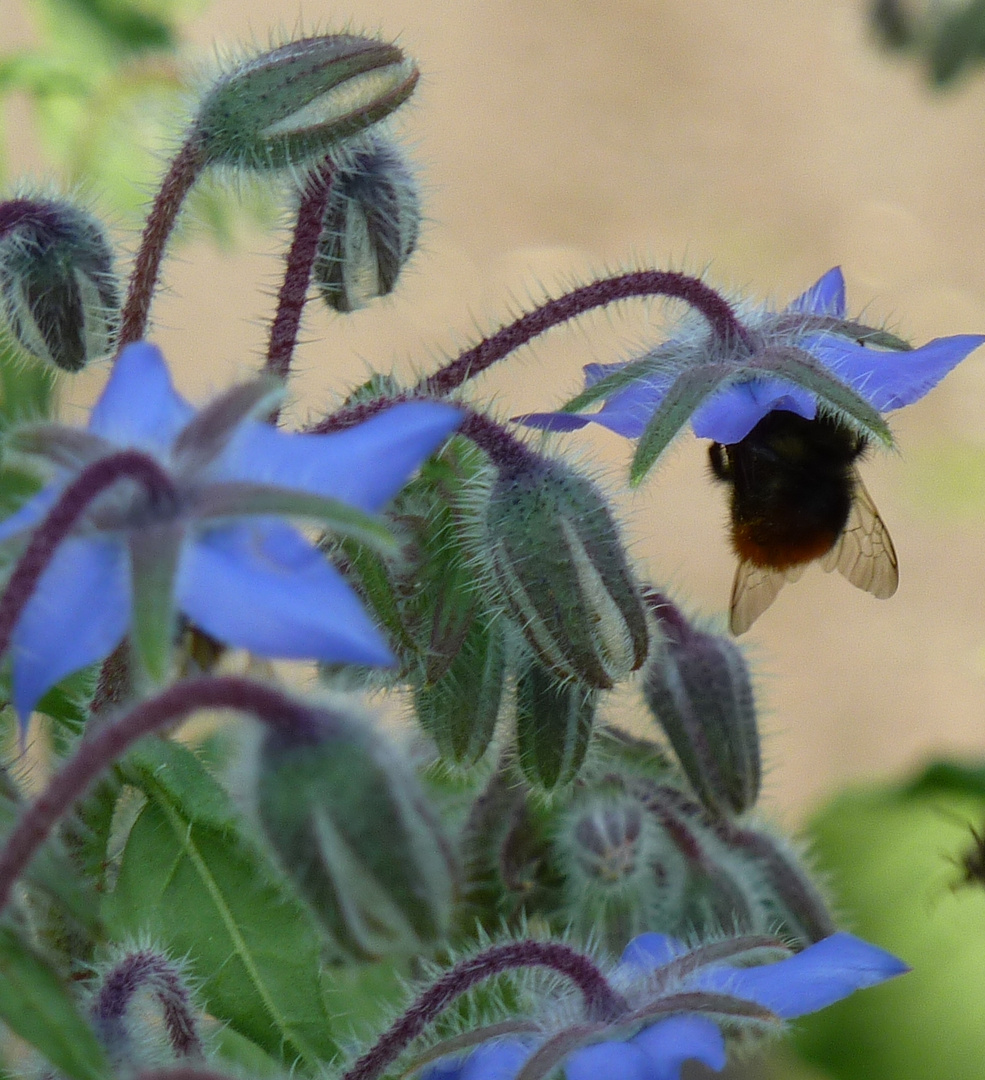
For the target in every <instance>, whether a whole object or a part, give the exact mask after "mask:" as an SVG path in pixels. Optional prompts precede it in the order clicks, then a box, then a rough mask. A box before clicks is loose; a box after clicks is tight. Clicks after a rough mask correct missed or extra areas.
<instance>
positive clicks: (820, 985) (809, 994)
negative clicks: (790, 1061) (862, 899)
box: [692, 934, 909, 1020]
mask: <svg viewBox="0 0 985 1080" xmlns="http://www.w3.org/2000/svg"><path fill="white" fill-rule="evenodd" d="M906 971H909V968H908V967H907V965H906V964H904V963H903V961H902V960H898V959H897V958H896V957H895V956H893V955H892V954H891V953H888V952H885V951H884V950H883V949H879V948H877V947H876V946H875V945H870V944H869V943H868V942H866V941H862V940H861V939H860V938H857V937H853V936H852V935H851V934H832V935H831V937H827V938H825V939H824V940H823V941H819V942H817V944H815V945H811V946H810V947H809V948H807V949H805V950H804V951H803V952H801V953H797V955H796V956H791V957H789V958H788V959H786V960H779V961H777V963H775V964H764V965H763V966H762V967H751V968H726V967H722V968H715V969H712V970H708V971H702V972H699V973H698V975H697V976H696V977H695V979H694V980H693V984H692V985H694V986H697V987H700V988H701V989H704V990H715V991H720V992H722V993H726V994H733V995H735V996H736V997H740V998H745V999H746V1000H748V1001H755V1002H757V1003H758V1004H759V1005H763V1006H764V1007H765V1008H767V1009H770V1010H771V1011H772V1012H774V1013H776V1014H777V1016H780V1017H782V1018H783V1019H785V1020H791V1019H793V1018H794V1017H796V1016H804V1015H805V1014H806V1013H811V1012H816V1011H817V1010H818V1009H824V1008H826V1007H827V1006H828V1005H832V1004H834V1002H836V1001H841V999H842V998H845V997H848V995H849V994H852V993H854V992H855V991H856V990H864V989H865V988H866V987H869V986H875V985H877V984H878V983H881V982H885V980H886V979H892V978H894V977H895V976H896V975H902V974H903V973H904V972H906Z"/></svg>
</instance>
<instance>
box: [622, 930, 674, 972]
mask: <svg viewBox="0 0 985 1080" xmlns="http://www.w3.org/2000/svg"><path fill="white" fill-rule="evenodd" d="M685 951H686V950H685V948H684V946H683V945H682V944H681V942H679V941H678V940H677V939H676V938H672V937H669V936H668V935H667V934H656V933H652V932H650V933H646V934H639V935H637V936H636V937H634V938H633V940H632V941H631V942H630V943H629V944H628V945H627V946H626V948H625V949H624V950H623V954H622V956H621V957H620V958H619V964H620V966H622V967H626V968H628V969H629V970H630V971H632V972H640V971H654V970H655V969H656V968H658V967H662V966H663V965H664V964H667V963H669V962H670V961H671V960H673V959H674V958H675V957H677V956H680V955H681V953H683V952H685Z"/></svg>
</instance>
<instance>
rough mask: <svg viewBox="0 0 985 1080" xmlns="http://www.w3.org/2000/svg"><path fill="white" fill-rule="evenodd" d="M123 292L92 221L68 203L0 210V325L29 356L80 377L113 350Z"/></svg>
mask: <svg viewBox="0 0 985 1080" xmlns="http://www.w3.org/2000/svg"><path fill="white" fill-rule="evenodd" d="M119 309H120V288H119V282H118V280H117V277H116V273H115V271H114V268H113V250H112V248H111V247H110V244H109V240H108V239H107V237H106V234H105V232H104V230H103V227H102V225H101V224H100V223H99V221H97V220H96V218H94V217H92V216H91V215H90V214H87V213H86V212H85V211H83V210H80V209H79V208H78V207H77V206H73V205H72V204H71V203H69V202H63V201H60V200H59V201H55V200H40V199H28V198H23V199H12V200H10V201H9V202H5V203H0V318H2V320H3V322H4V324H5V326H6V328H7V329H8V330H9V332H10V333H11V334H12V335H13V337H14V338H15V339H16V340H17V342H18V343H19V344H20V345H21V346H22V347H23V348H24V349H25V350H26V351H27V352H29V353H30V354H31V355H32V356H36V357H38V358H39V359H41V360H46V361H47V362H48V363H50V364H54V365H55V366H56V367H59V368H61V369H62V370H64V371H80V370H81V369H82V368H84V367H85V365H86V364H87V363H88V362H89V361H90V360H93V359H98V358H99V357H101V356H105V355H106V354H107V353H108V352H110V351H111V350H112V348H113V344H114V341H115V338H116V333H117V330H118V326H119Z"/></svg>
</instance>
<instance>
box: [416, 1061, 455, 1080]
mask: <svg viewBox="0 0 985 1080" xmlns="http://www.w3.org/2000/svg"><path fill="white" fill-rule="evenodd" d="M463 1064H464V1062H463V1061H462V1059H461V1058H458V1057H447V1058H441V1060H440V1061H433V1062H432V1063H431V1064H430V1065H428V1066H427V1067H426V1068H425V1069H424V1070H423V1071H422V1072H421V1073H420V1080H460V1077H461V1075H462V1065H463Z"/></svg>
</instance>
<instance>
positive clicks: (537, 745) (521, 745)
mask: <svg viewBox="0 0 985 1080" xmlns="http://www.w3.org/2000/svg"><path fill="white" fill-rule="evenodd" d="M597 699H598V693H597V692H596V691H595V690H586V689H585V687H584V686H582V685H580V684H579V683H576V682H572V681H570V680H568V681H567V682H563V681H561V680H559V679H557V678H555V677H554V676H553V675H552V674H551V672H550V671H547V670H546V669H545V668H544V667H543V666H542V665H541V664H539V663H537V661H536V660H533V661H531V662H530V663H529V664H528V665H527V667H526V669H525V670H524V671H522V672H521V673H520V675H519V676H518V678H517V680H516V743H517V751H518V754H519V762H520V768H521V769H522V770H523V772H524V774H525V775H526V777H527V779H528V780H529V781H530V782H531V783H532V784H535V785H536V786H537V787H540V788H543V789H545V790H547V791H550V790H551V789H552V788H555V787H558V786H559V785H560V784H566V783H568V782H569V781H570V780H573V779H574V778H575V777H576V776H577V775H578V770H579V769H580V768H581V765H582V762H583V761H584V760H585V753H586V752H587V750H588V744H589V741H590V740H591V737H592V725H593V723H594V721H595V706H596V703H597Z"/></svg>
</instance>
